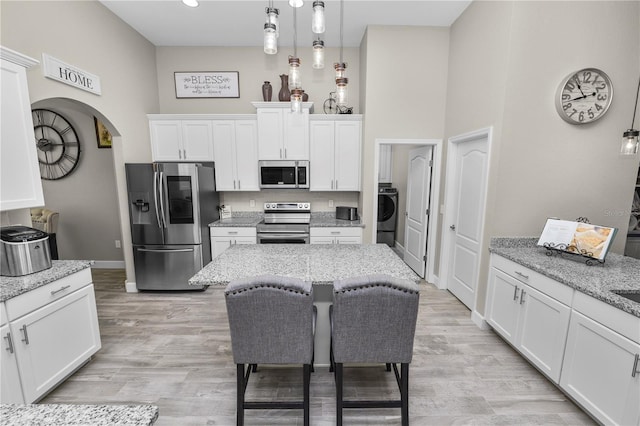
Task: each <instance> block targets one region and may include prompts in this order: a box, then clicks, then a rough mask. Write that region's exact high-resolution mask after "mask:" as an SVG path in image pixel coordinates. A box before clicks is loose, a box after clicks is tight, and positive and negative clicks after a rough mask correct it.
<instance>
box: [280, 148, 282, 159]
mask: <svg viewBox="0 0 640 426" xmlns="http://www.w3.org/2000/svg"><path fill="white" fill-rule="evenodd" d="M280 159H282V148H280Z"/></svg>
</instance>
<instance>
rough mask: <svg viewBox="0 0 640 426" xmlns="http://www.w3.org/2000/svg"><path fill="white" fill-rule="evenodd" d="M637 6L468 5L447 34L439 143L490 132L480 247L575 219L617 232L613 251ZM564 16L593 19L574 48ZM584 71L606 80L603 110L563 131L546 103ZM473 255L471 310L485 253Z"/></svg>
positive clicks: (622, 198) (629, 180) (633, 168)
mask: <svg viewBox="0 0 640 426" xmlns="http://www.w3.org/2000/svg"><path fill="white" fill-rule="evenodd" d="M639 6H640V3H638V2H609V1H599V2H598V1H596V2H524V1H523V2H473V3H472V4H471V5H470V6H469V8H467V10H466V11H465V12H464V13H463V15H462V16H461V17H460V18H459V19H458V20H457V21H456V22H455V24H454V25H453V26H452V28H451V49H450V62H449V85H448V87H449V90H448V94H447V102H446V105H447V119H446V135H447V137H452V136H455V135H459V134H463V133H466V132H469V131H472V130H476V129H479V128H482V127H487V126H493V128H494V133H493V135H494V137H493V147H492V153H491V157H490V171H489V192H488V207H487V212H488V215H487V218H486V223H485V237H486V238H485V240H486V244H488V242H489V241H488V237H490V236H537V235H539V234H540V230H541V229H542V227H543V226H544V222H545V220H546V218H547V217H550V216H555V217H561V218H565V219H574V218H577V217H579V216H585V217H588V218H589V219H590V220H591V222H592V223H596V224H601V225H607V226H614V227H617V228H619V229H620V234H619V236H618V237H617V238H616V240H615V241H614V244H613V247H612V250H613V251H615V252H618V253H621V252H622V250H623V246H624V234H625V233H626V230H627V226H628V221H629V218H628V214H622V212H628V211H629V206H630V202H631V195H632V191H633V185H634V182H635V173H636V172H637V167H638V158H639V157H638V156H635V157H631V158H625V157H620V156H619V155H618V151H619V149H620V140H621V138H622V132H623V131H624V130H625V129H627V128H628V126H629V121H630V118H631V115H632V113H633V102H634V98H635V89H636V85H637V82H638V75H639V74H640V67H639V64H640V57H639V56H640V37H639V34H638V32H639V31H640V10H639ZM567 17H571V22H590V23H594V24H593V25H592V26H590V27H589V28H590V29H589V35H588V36H586V38H585V39H584V40H582V38H581V37H582V36H578V38H579V39H580V40H577V39H576V37H577V36H576V34H582V31H576V28H575V26H573V25H567ZM581 40H582V41H584V42H581ZM587 40H588V42H587ZM587 67H596V68H600V69H602V70H604V71H605V72H606V73H607V74H608V75H609V76H610V77H611V79H612V80H613V85H614V89H615V96H614V100H613V104H612V106H611V109H610V110H609V112H608V114H607V115H606V116H605V117H604V118H602V119H601V120H599V121H597V122H595V123H592V124H589V125H584V126H576V125H570V124H568V123H566V122H564V121H563V120H561V119H560V117H559V116H558V114H557V112H556V111H555V107H554V96H555V93H556V90H557V88H558V85H559V84H560V82H561V80H562V79H563V78H564V77H565V76H566V75H568V74H569V73H570V72H572V71H577V70H579V69H582V68H587ZM619 213H620V214H619ZM486 244H485V245H486ZM482 255H483V258H482V260H481V282H480V284H479V288H478V293H477V309H478V311H479V312H480V313H483V312H484V299H485V294H486V277H487V272H488V253H487V251H486V247H485V248H483V250H482Z"/></svg>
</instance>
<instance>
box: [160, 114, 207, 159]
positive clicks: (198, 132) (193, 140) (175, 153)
mask: <svg viewBox="0 0 640 426" xmlns="http://www.w3.org/2000/svg"><path fill="white" fill-rule="evenodd" d="M149 130H150V132H151V154H152V157H153V161H213V158H214V157H213V130H212V124H211V120H156V119H150V120H149Z"/></svg>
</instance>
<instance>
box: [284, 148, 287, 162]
mask: <svg viewBox="0 0 640 426" xmlns="http://www.w3.org/2000/svg"><path fill="white" fill-rule="evenodd" d="M284 159H285V160H286V159H287V148H285V149H284Z"/></svg>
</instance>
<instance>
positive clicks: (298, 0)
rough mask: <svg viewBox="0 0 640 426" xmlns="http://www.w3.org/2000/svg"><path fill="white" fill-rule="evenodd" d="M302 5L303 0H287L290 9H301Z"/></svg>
mask: <svg viewBox="0 0 640 426" xmlns="http://www.w3.org/2000/svg"><path fill="white" fill-rule="evenodd" d="M303 4H304V1H303V0H289V6H291V7H302V5H303Z"/></svg>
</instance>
